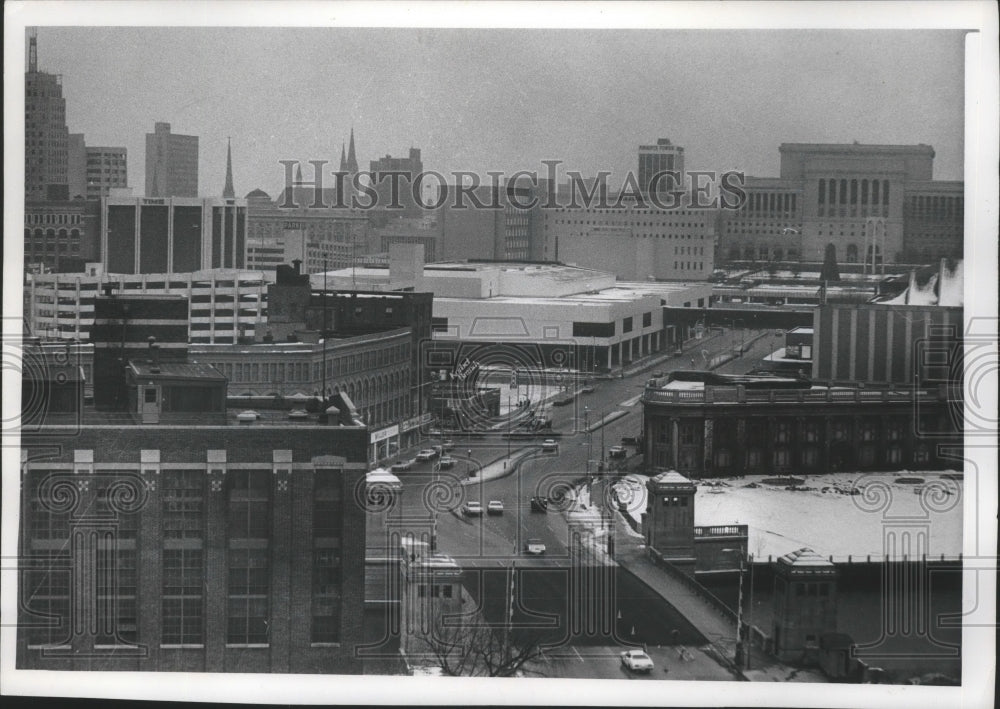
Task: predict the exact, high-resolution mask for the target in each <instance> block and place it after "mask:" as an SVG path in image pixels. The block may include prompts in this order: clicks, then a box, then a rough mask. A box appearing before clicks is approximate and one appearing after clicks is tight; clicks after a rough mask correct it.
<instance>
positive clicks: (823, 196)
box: [819, 177, 826, 204]
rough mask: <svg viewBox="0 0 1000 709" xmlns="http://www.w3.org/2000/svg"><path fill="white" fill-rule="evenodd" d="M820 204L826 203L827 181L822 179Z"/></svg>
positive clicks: (820, 180) (820, 183)
mask: <svg viewBox="0 0 1000 709" xmlns="http://www.w3.org/2000/svg"><path fill="white" fill-rule="evenodd" d="M819 203H820V204H825V203H826V180H825V179H824V178H822V177H821V178H820V179H819Z"/></svg>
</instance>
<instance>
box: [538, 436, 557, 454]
mask: <svg viewBox="0 0 1000 709" xmlns="http://www.w3.org/2000/svg"><path fill="white" fill-rule="evenodd" d="M542 450H543V451H544V452H546V453H550V452H552V451H558V450H559V444H558V443H556V442H555V439H552V438H546V439H545V440H544V441H542Z"/></svg>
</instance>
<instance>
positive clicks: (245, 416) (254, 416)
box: [236, 410, 260, 422]
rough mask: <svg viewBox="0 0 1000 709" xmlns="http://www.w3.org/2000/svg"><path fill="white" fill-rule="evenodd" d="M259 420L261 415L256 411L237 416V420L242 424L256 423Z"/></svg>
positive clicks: (240, 413)
mask: <svg viewBox="0 0 1000 709" xmlns="http://www.w3.org/2000/svg"><path fill="white" fill-rule="evenodd" d="M258 418H260V414H258V413H257V412H256V411H250V410H247V411H241V412H239V413H238V414H236V420H237V421H241V422H242V421H246V422H249V421H256V420H257V419H258Z"/></svg>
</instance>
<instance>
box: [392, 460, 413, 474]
mask: <svg viewBox="0 0 1000 709" xmlns="http://www.w3.org/2000/svg"><path fill="white" fill-rule="evenodd" d="M411 468H413V463H412V462H411V461H409V460H397V461H396V462H395V463H393V464H392V465H391V466H389V470H390V471H391V472H393V473H403V472H406V471H407V470H410V469H411Z"/></svg>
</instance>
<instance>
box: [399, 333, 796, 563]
mask: <svg viewBox="0 0 1000 709" xmlns="http://www.w3.org/2000/svg"><path fill="white" fill-rule="evenodd" d="M762 332H765V333H766V334H764V336H763V337H761V338H760V339H759V340H757V341H756V342H754V343H752V344H751V345H749V349H748V351H747V352H746V353H745V354H744V356H743V357H742V358H737V359H735V360H733V361H732V362H728V363H726V364H724V365H722V366H721V367H718V368H717V371H725V372H727V373H740V372H746V371H748V370H750V369H753V368H754V367H755V366H756V365H757V364H758V363H759V361H760V359H761V357H763V356H764V355H766V354H768V353H769V352H771V351H772V348H773V347H774V346H776V343H777V346H780V344H781V342H780V341H779V340H780V339H781V338H778V337H776V336H774V335H773V333H770V332H766V331H747V332H741V331H739V330H737V331H728V330H727V331H725V332H724V333H722V334H716V333H710V334H707V335H706V337H705V338H704V339H703V340H702V341H694V342H693V343H692V344H689V345H688V346H686V348H685V353H684V354H682V355H680V356H671V357H669V358H668V359H666V360H665V361H662V362H657V363H655V364H652V365H650V366H649V367H648V368H645V369H642V370H641V371H633V372H632V373H631V374H628V373H627V374H626V376H625V377H624V378H622V377H620V376H618V377H612V378H610V379H596V380H594V381H593V386H594V391H593V392H592V393H581V394H579V395H577V396H576V397H575V399H574V400H573V403H572V404H569V405H566V406H551V402H549V403H548V404H546V406H545V408H544V413H545V415H546V416H550V417H551V418H552V422H553V425H552V428H553V433H552V434H551V438H553V439H554V440H555V441H556V442H557V444H558V452H555V453H552V452H544V451H543V450H542V446H541V444H542V441H543V440H544V439H545V438H547V437H549V436H550V434H546V433H539V434H538V435H537V437H534V438H530V439H524V440H518V439H515V440H513V441H511V442H510V444H509V451H510V463H509V466H510V468H511V470H512V471H513V472H512V473H507V474H503V473H502V467H503V465H504V463H503V462H499V463H497V465H498V466H500V467H501V476H500V477H496V478H494V479H486V480H483V479H482V477H483V476H480V475H476V476H470V475H469V473H470V472H472V471H476V470H478V469H479V467H480V466H484V465H488V464H490V463H493V462H494V461H498V460H501V461H502V460H503V459H505V458H506V456H507V453H508V441H507V439H506V438H505V437H504V433H505V431H504V430H502V429H501V430H499V431H497V432H495V433H490V434H486V435H485V436H483V437H477V438H464V437H462V436H461V435H460V434H450V433H445V434H444V436H445V437H447V438H450V439H451V440H452V441H453V442H454V444H455V449H454V450H453V451H452V452H451V456H452V457H453V458H455V459H456V461H457V464H456V466H455V467H454V468H453V469H451V470H442V471H436V470H435V469H434V468H435V466H434V464H433V463H431V462H424V463H421V462H416V461H414V463H413V468H412V470H411V471H407V472H402V473H399V475H398V477H399V478H400V480H401V481H402V482H403V490H404V492H403V505H402V513H403V514H404V515H405V516H406V517H407V518H408V519H413V520H427V521H431V520H436V529H437V549H438V551H439V552H440V553H444V554H448V555H449V556H452V557H454V558H455V559H462V560H463V563H475V561H474V560H482V561H483V562H484V563H493V564H495V563H496V561H498V560H505V559H509V558H510V557H511V556H512V555H515V554H516V555H517V556H518V557H519V558H520V557H524V556H525V552H524V546H525V543H526V541H527V540H528V539H539V540H541V541H542V542H543V543H544V544H545V546H546V552H545V555H544V558H545V560H546V562H545V563H546V564H548V565H561V564H564V563H566V542H567V539H568V534H569V527H568V525H567V520H566V515H565V514H564V513H565V512H567V511H569V510H571V509H572V508H574V502H573V500H572V499H571V498H565V502H564V503H563V504H559V503H558V502H556V503H555V504H553V505H552V506H551V507H550V510H549V512H547V513H545V512H533V511H532V510H531V507H530V500H531V498H532V497H533V496H535V495H538V496H542V497H547V498H553V499H555V500H559V499H563V498H564V495H565V494H566V493H567V492H568V491H569V490H570V489H571V488H572V487H573V486H574V485H575V484H576V483H578V482H580V481H582V480H584V479H585V478H586V476H587V473H588V472H590V473H591V474H595V475H596V473H597V471H598V465H599V463H600V461H601V458H602V450H603V451H604V456H603V457H604V459H605V461H607V460H608V458H607V449H608V448H610V447H611V446H615V445H620V444H621V439H622V437H638V436H640V435H641V422H642V406H641V404H640V402H639V398H640V397H641V395H642V392H643V388H644V386H645V384H646V382H647V380H648V379H649V377H650V376H651V373H652V372H663V373H666V372H668V371H670V370H672V369H693V368H700V367H701V366H702V364H703V362H704V361H705V360H707V359H708V358H709V357H711V356H713V355H716V354H718V353H720V352H724V351H731V350H732V348H734V347H737V348H738V347H739V346H740V344H741V342H749V341H750V340H751V339H752V338H754V337H755V336H757V335H760V334H761V333H762ZM692 359H694V360H695V366H694V367H692V365H691V360H692ZM699 360H701V361H700V362H699ZM525 394H527V392H525ZM612 416H617V418H614V419H613V420H609V421H608V423H606V424H605V425H603V426H598V427H597V428H596V429H594V430H591V431H589V432H588V431H587V430H586V429H587V428H593V427H594V426H595V424H598V422H600V421H601V420H605V419H607V418H609V417H612ZM437 442H439V441H438V440H436V439H432V440H429V441H428V442H427V445H432V444H434V443H437ZM470 451H471V456H470V455H469V453H470ZM628 451H629V457H630V459H631V458H632V457H633V456H634V455H636V448H635V446H628ZM415 452H416V451H415V449H413V450H410V451H406V452H404V454H403V455H401V456H399V457H400V458H404V459H405V458H409V457H411V456H412V455H414V454H415ZM486 477H487V478H489V477H490V476H489V475H487V476H486ZM463 483H464V484H463ZM469 500H478V501H479V502H480V503H481V505H482V507H483V510H484V513H483V515H482V516H478V517H473V516H468V515H465V514H463V511H462V507H463V505H464V503H465V502H468V501H469ZM493 500H499V501H500V502H502V503H503V508H504V510H503V514H499V515H490V514H486V512H485V510H486V508H487V505H488V503H489V502H490V501H493ZM597 501H598V499H597V496H595V502H597ZM419 526H421V527H424V526H425V525H423V524H421V525H419Z"/></svg>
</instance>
